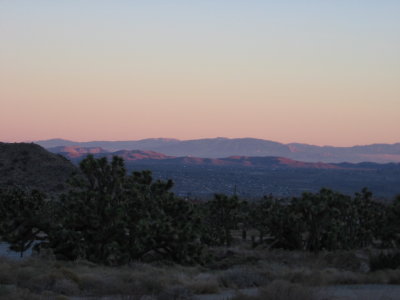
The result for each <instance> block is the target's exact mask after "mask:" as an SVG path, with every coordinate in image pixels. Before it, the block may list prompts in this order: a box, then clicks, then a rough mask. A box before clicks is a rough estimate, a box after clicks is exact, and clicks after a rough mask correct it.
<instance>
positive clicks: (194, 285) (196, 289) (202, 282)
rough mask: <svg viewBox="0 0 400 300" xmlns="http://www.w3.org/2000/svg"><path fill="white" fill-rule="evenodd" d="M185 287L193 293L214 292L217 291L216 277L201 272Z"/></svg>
mask: <svg viewBox="0 0 400 300" xmlns="http://www.w3.org/2000/svg"><path fill="white" fill-rule="evenodd" d="M187 287H188V288H189V289H190V290H191V291H192V292H193V293H195V294H215V293H218V291H219V285H218V278H217V277H216V276H215V275H212V274H207V273H201V274H199V275H197V276H196V277H194V278H193V279H192V281H191V282H190V283H189V284H188V285H187Z"/></svg>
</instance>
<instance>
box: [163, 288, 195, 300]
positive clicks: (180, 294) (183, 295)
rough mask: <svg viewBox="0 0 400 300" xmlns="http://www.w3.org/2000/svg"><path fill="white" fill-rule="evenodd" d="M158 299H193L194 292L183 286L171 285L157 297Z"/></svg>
mask: <svg viewBox="0 0 400 300" xmlns="http://www.w3.org/2000/svg"><path fill="white" fill-rule="evenodd" d="M157 299H158V300H191V299H193V293H192V291H191V290H189V289H188V288H186V287H183V286H171V287H169V288H167V289H165V290H164V291H163V292H161V293H160V295H158V297H157Z"/></svg>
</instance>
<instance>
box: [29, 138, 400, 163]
mask: <svg viewBox="0 0 400 300" xmlns="http://www.w3.org/2000/svg"><path fill="white" fill-rule="evenodd" d="M36 143H38V144H39V145H41V146H43V147H45V148H53V147H57V146H79V147H91V148H93V147H94V148H97V147H100V148H103V149H105V150H107V151H117V150H147V151H154V152H160V153H163V154H165V155H168V156H178V157H179V156H194V157H200V158H221V157H229V156H255V157H260V156H277V157H286V158H290V159H293V160H299V161H304V162H325V163H341V162H350V163H359V162H365V161H368V162H376V163H390V162H400V143H397V144H373V145H365V146H353V147H333V146H315V145H307V144H300V143H290V144H282V143H277V142H273V141H268V140H262V139H254V138H241V139H228V138H213V139H198V140H183V141H180V140H176V139H162V138H158V139H145V140H138V141H93V142H74V141H68V140H62V139H53V140H45V141H37V142H36Z"/></svg>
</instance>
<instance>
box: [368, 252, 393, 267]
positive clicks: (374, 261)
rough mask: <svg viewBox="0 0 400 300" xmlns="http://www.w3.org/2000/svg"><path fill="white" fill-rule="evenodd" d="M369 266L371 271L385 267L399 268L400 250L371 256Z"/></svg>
mask: <svg viewBox="0 0 400 300" xmlns="http://www.w3.org/2000/svg"><path fill="white" fill-rule="evenodd" d="M369 267H370V270H371V272H374V271H378V270H384V269H397V268H399V267H400V252H394V253H393V252H392V253H384V252H382V253H380V254H378V255H375V256H372V257H370V260H369Z"/></svg>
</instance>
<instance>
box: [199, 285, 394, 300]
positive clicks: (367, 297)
mask: <svg viewBox="0 0 400 300" xmlns="http://www.w3.org/2000/svg"><path fill="white" fill-rule="evenodd" d="M314 291H315V295H316V298H317V299H318V300H400V285H385V284H368V285H367V284H364V285H335V286H325V287H317V288H314ZM236 293H237V291H234V290H226V291H224V292H222V293H220V294H218V295H215V294H214V295H212V294H209V295H196V296H195V297H194V299H196V300H229V299H231V298H232V297H233V296H234V295H235V294H236ZM240 293H243V294H246V295H249V296H255V295H257V293H258V290H257V289H243V290H240Z"/></svg>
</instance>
